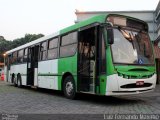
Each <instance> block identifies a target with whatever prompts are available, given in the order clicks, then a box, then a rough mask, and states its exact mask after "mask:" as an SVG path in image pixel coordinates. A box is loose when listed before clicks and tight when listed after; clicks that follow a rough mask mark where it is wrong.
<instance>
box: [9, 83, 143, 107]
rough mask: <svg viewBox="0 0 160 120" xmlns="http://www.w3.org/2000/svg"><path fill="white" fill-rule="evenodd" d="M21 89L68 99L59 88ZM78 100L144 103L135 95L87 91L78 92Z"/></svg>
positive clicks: (112, 103)
mask: <svg viewBox="0 0 160 120" xmlns="http://www.w3.org/2000/svg"><path fill="white" fill-rule="evenodd" d="M11 86H13V85H11ZM20 89H25V90H29V91H32V92H37V93H41V94H45V95H46V94H47V95H51V96H53V97H54V96H56V97H60V98H62V99H67V98H65V96H64V94H63V92H62V91H58V90H50V89H45V88H37V89H34V88H31V87H28V86H23V87H22V88H20ZM76 101H81V102H88V103H93V104H103V105H125V104H140V103H144V101H143V100H142V99H140V98H137V97H135V96H99V95H92V94H85V93H77V95H76V99H75V100H74V102H76Z"/></svg>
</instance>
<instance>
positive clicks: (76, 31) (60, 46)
mask: <svg viewBox="0 0 160 120" xmlns="http://www.w3.org/2000/svg"><path fill="white" fill-rule="evenodd" d="M72 33H76V34H77V35H76V42H72V43H69V44H65V45H61V44H62V38H63V36H65V35H68V34H72ZM74 44H76V45H77V46H76V50H75V52H74V53H73V54H72V55H67V56H61V48H62V47H66V46H69V45H74ZM77 49H78V30H73V31H70V32H67V33H65V34H62V35H61V36H60V39H59V58H67V57H72V56H74V55H75V54H76V53H77Z"/></svg>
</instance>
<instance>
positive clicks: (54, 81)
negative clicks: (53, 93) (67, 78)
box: [38, 59, 58, 90]
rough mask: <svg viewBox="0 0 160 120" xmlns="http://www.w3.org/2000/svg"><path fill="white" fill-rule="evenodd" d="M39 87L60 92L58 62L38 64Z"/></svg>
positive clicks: (50, 61) (51, 61)
mask: <svg viewBox="0 0 160 120" xmlns="http://www.w3.org/2000/svg"><path fill="white" fill-rule="evenodd" d="M38 87H41V88H48V89H55V90H58V60H57V59H55V60H47V61H40V62H39V63H38Z"/></svg>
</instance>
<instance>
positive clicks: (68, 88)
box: [66, 82, 73, 95]
mask: <svg viewBox="0 0 160 120" xmlns="http://www.w3.org/2000/svg"><path fill="white" fill-rule="evenodd" d="M66 92H67V94H68V95H71V94H72V93H73V84H72V82H67V83H66Z"/></svg>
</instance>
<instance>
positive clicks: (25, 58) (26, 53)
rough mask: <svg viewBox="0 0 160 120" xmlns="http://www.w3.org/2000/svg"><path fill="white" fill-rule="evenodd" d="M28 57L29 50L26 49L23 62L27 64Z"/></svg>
mask: <svg viewBox="0 0 160 120" xmlns="http://www.w3.org/2000/svg"><path fill="white" fill-rule="evenodd" d="M27 55H28V48H25V49H24V57H23V62H27Z"/></svg>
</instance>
